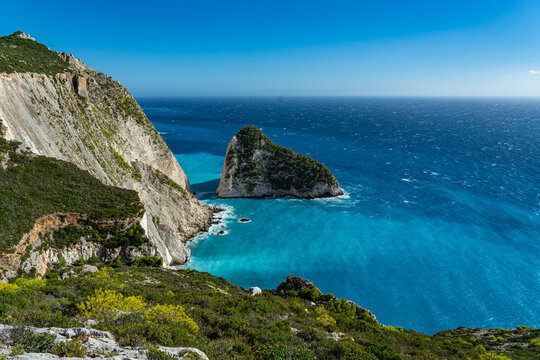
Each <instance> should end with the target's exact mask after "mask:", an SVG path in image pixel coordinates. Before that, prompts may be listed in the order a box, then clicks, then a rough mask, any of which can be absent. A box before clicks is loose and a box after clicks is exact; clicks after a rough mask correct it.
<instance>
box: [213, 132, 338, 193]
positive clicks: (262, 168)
mask: <svg viewBox="0 0 540 360" xmlns="http://www.w3.org/2000/svg"><path fill="white" fill-rule="evenodd" d="M217 194H218V196H219V197H221V198H232V197H266V196H295V197H299V198H308V199H312V198H318V197H330V196H337V195H341V194H343V192H342V191H341V189H340V187H339V183H338V181H337V179H336V178H335V177H334V176H333V175H332V173H331V172H330V170H329V169H328V168H327V167H326V166H325V165H324V164H321V163H320V162H318V161H317V160H314V159H312V158H310V157H308V156H305V155H301V154H297V153H295V152H294V151H292V150H291V149H287V148H284V147H282V146H278V145H276V144H274V143H273V142H272V141H270V139H268V137H267V136H266V135H264V134H263V133H262V131H261V130H259V129H258V128H256V127H255V126H246V127H244V128H242V130H240V131H239V132H238V133H237V134H236V135H235V136H233V138H232V139H231V141H230V142H229V146H228V148H227V154H226V156H225V162H224V164H223V170H222V173H221V181H220V183H219V187H218V189H217Z"/></svg>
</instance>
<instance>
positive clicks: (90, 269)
mask: <svg viewBox="0 0 540 360" xmlns="http://www.w3.org/2000/svg"><path fill="white" fill-rule="evenodd" d="M98 270H99V269H98V267H97V266H94V265H88V264H86V265H83V267H82V270H81V272H82V273H87V272H91V273H94V272H96V271H98Z"/></svg>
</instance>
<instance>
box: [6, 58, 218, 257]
mask: <svg viewBox="0 0 540 360" xmlns="http://www.w3.org/2000/svg"><path fill="white" fill-rule="evenodd" d="M57 56H60V57H61V59H63V60H64V61H65V62H66V63H67V65H68V66H69V69H70V72H69V73H56V74H38V73H28V72H26V73H0V107H1V108H2V110H3V115H2V119H3V125H4V126H5V127H6V128H5V129H3V130H2V134H3V135H4V136H5V137H6V138H7V139H8V140H16V141H20V142H22V147H23V148H25V149H28V150H30V151H31V152H34V153H36V154H40V155H45V156H49V157H55V158H58V159H61V160H65V161H69V162H71V163H74V164H76V165H77V166H79V167H80V168H82V169H84V170H87V171H88V172H90V173H91V174H92V175H93V176H95V177H97V178H98V179H99V180H101V181H102V182H103V183H105V184H108V185H114V186H119V187H123V188H127V189H133V190H135V191H137V192H138V194H139V197H140V199H141V201H142V202H143V204H144V207H145V210H146V214H147V222H146V227H145V230H146V233H147V235H148V237H149V238H150V241H151V242H152V244H154V245H155V246H156V248H157V249H158V251H159V254H161V256H162V257H163V258H164V264H165V265H170V264H181V263H184V262H186V261H187V259H188V258H189V249H188V248H187V247H186V245H185V243H186V242H187V241H188V240H189V239H190V238H191V237H193V236H194V235H196V234H198V233H199V232H201V231H205V230H207V229H208V227H209V226H210V225H211V222H212V216H213V213H214V208H212V207H210V206H207V205H205V204H202V203H201V202H199V201H198V200H197V199H195V198H194V197H193V195H192V188H191V185H190V183H189V181H188V179H187V177H186V175H185V173H184V172H183V170H182V168H181V167H180V165H179V164H178V162H177V160H176V158H175V157H174V155H173V154H172V152H171V151H170V150H169V148H168V147H167V145H166V144H165V142H164V141H163V139H162V138H161V137H160V135H159V134H158V133H157V131H156V130H155V128H154V127H153V126H152V124H151V123H150V121H149V120H148V119H147V117H146V116H145V114H144V112H143V111H142V110H141V108H140V107H139V105H138V104H137V102H136V101H135V99H134V98H133V97H132V96H131V95H130V94H129V92H128V91H127V90H126V89H125V88H124V87H123V86H122V85H120V83H119V82H118V81H116V80H115V79H113V78H111V77H109V76H107V75H104V74H102V73H99V72H97V71H95V70H93V69H91V68H90V67H88V66H86V65H85V64H84V63H83V62H82V61H80V60H78V59H76V58H75V57H74V56H73V55H70V54H65V53H61V54H58V55H57ZM156 174H162V176H159V177H158V176H157V175H156ZM164 179H166V181H165V180H164ZM175 184H176V185H175Z"/></svg>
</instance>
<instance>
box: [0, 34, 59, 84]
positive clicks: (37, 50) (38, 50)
mask: <svg viewBox="0 0 540 360" xmlns="http://www.w3.org/2000/svg"><path fill="white" fill-rule="evenodd" d="M17 33H18V32H16V33H14V34H12V35H9V36H2V37H0V72H6V73H13V72H34V73H40V74H51V75H52V74H57V73H63V72H68V71H69V65H68V63H67V62H65V61H64V60H63V59H62V58H60V56H58V54H57V53H55V52H54V51H51V50H49V48H47V46H45V45H43V44H40V43H38V42H36V41H33V40H29V39H22V38H20V37H19V36H17Z"/></svg>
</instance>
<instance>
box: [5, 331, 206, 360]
mask: <svg viewBox="0 0 540 360" xmlns="http://www.w3.org/2000/svg"><path fill="white" fill-rule="evenodd" d="M22 331H24V332H29V333H33V334H40V335H41V334H48V336H51V337H52V340H53V341H54V343H55V344H62V343H66V342H67V343H69V342H71V341H79V342H80V345H81V348H83V349H84V352H85V353H86V355H85V357H84V358H76V357H69V358H63V357H60V356H57V355H54V354H50V353H28V354H22V355H15V356H13V355H12V356H10V357H9V358H10V359H19V360H26V359H28V360H30V359H41V360H58V359H71V360H77V359H84V360H86V359H112V360H115V359H116V360H124V359H133V360H146V359H148V357H147V352H148V350H147V349H139V348H122V347H121V346H120V345H118V343H117V342H116V340H115V338H114V336H113V335H112V334H111V333H110V332H108V331H101V330H95V329H88V328H67V329H64V328H55V327H51V328H36V327H31V326H27V327H24V328H22V327H16V326H13V325H3V324H0V340H2V343H3V344H6V345H7V346H6V347H3V348H0V358H4V356H8V355H10V353H11V352H12V349H13V347H15V346H16V345H17V343H18V338H19V337H20V336H21V335H20V334H21V332H22ZM158 350H159V351H161V352H163V353H165V354H168V355H169V356H171V357H172V358H174V359H179V360H182V359H185V360H188V359H201V360H208V357H207V356H206V354H205V353H204V352H202V351H201V350H199V349H196V348H191V347H177V348H172V347H164V346H160V347H158Z"/></svg>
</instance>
